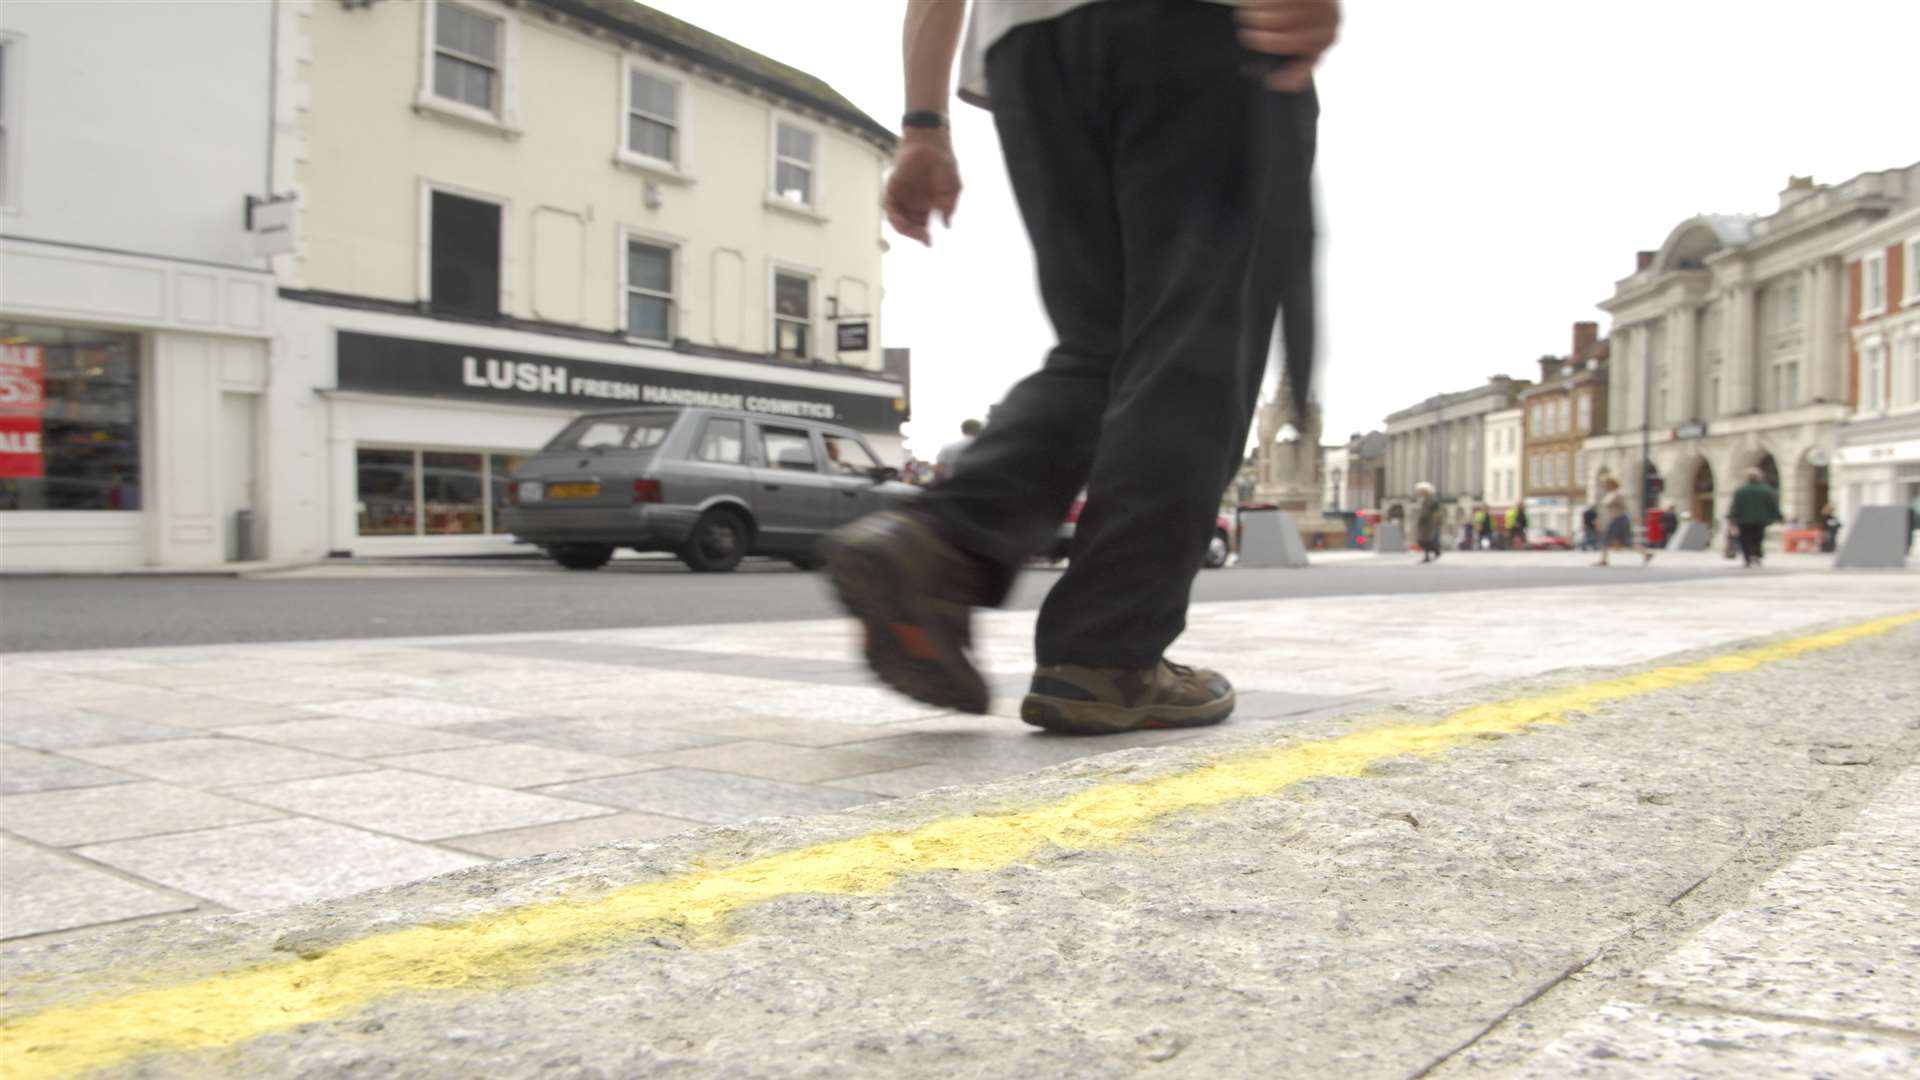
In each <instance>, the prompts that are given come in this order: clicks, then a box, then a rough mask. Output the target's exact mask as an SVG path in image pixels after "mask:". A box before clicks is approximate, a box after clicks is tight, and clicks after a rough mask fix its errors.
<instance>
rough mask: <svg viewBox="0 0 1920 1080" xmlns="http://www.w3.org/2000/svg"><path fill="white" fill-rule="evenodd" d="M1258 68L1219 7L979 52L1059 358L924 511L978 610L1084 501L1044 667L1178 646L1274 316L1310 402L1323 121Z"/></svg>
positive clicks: (1170, 8)
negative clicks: (1314, 175) (1313, 177)
mask: <svg viewBox="0 0 1920 1080" xmlns="http://www.w3.org/2000/svg"><path fill="white" fill-rule="evenodd" d="M1254 63H1255V58H1254V57H1253V56H1252V54H1250V53H1248V52H1247V51H1246V50H1244V49H1243V48H1242V47H1241V46H1240V44H1239V42H1238V40H1237V39H1236V37H1235V33H1234V24H1233V17H1232V8H1231V7H1229V6H1227V5H1222V4H1212V3H1200V2H1194V0H1105V2H1102V3H1098V4H1091V5H1088V6H1086V7H1082V8H1078V9H1075V10H1073V11H1071V12H1069V13H1068V14H1066V15H1064V16H1061V17H1059V18H1057V19H1051V20H1047V21H1044V22H1038V23H1032V24H1028V25H1026V26H1023V27H1020V28H1018V29H1015V30H1013V31H1011V32H1010V33H1009V34H1007V36H1006V37H1004V38H1002V39H1001V40H1000V41H999V42H998V43H997V44H995V46H994V47H993V48H992V50H991V51H990V52H989V54H988V57H987V76H988V81H989V87H990V90H991V93H992V96H993V112H994V120H995V124H996V126H997V128H998V129H999V133H1000V140H1001V143H1002V146H1003V147H1004V149H1005V152H1006V157H1007V169H1008V172H1009V174H1010V176H1011V179H1012V182H1013V189H1014V194H1015V196H1016V197H1017V199H1018V200H1019V204H1020V211H1021V216H1022V217H1023V218H1024V220H1025V222H1026V226H1027V232H1028V234H1029V236H1030V237H1031V239H1032V241H1033V247H1034V252H1035V257H1036V263H1037V267H1038V271H1039V279H1040V292H1041V297H1042V299H1043V300H1044V302H1045V304H1046V308H1047V314H1048V316H1049V318H1050V319H1051V320H1052V322H1053V327H1054V332H1055V334H1056V336H1057V337H1058V340H1059V343H1058V344H1057V345H1056V346H1055V347H1054V348H1053V350H1052V351H1051V352H1050V353H1049V354H1048V356H1047V358H1046V361H1045V364H1044V365H1043V366H1042V368H1041V369H1040V371H1039V372H1038V373H1036V374H1034V375H1031V376H1029V377H1027V378H1026V379H1025V380H1023V381H1021V382H1020V383H1019V384H1018V385H1016V386H1015V387H1014V388H1013V389H1012V390H1011V391H1010V392H1009V393H1008V395H1007V397H1006V399H1005V400H1004V401H1002V402H1001V403H1000V404H999V405H998V406H996V407H995V409H994V410H993V412H992V413H991V414H990V419H989V422H988V424H987V427H986V429H985V431H983V432H982V433H981V435H980V437H979V438H978V439H977V440H975V442H974V443H973V445H972V446H971V447H969V448H968V450H967V451H966V453H965V455H964V456H963V457H962V458H961V465H960V466H959V467H958V468H957V469H956V470H955V475H954V477H953V479H951V480H950V481H948V482H946V483H944V484H941V485H938V486H936V487H934V488H933V489H931V490H930V491H929V492H928V498H927V499H926V506H927V508H928V509H929V511H930V512H931V513H932V514H933V516H934V519H935V522H936V524H937V526H938V527H939V528H940V530H941V531H942V533H943V534H944V535H945V536H947V537H948V538H949V539H950V540H951V541H952V542H954V543H955V544H957V545H958V546H959V547H961V548H963V549H965V550H967V551H969V552H971V553H972V554H974V555H975V556H977V557H978V558H979V559H980V560H981V561H982V562H983V563H985V564H987V565H988V566H989V567H991V568H992V570H993V574H992V575H991V576H992V577H993V578H994V579H995V580H994V581H993V582H992V584H991V585H990V586H989V588H988V589H987V591H986V594H985V595H983V596H981V597H979V600H980V601H981V602H982V603H988V604H998V603H1000V602H1001V601H1002V600H1003V599H1004V598H1005V595H1006V590H1007V588H1008V587H1009V586H1010V584H1011V582H1012V580H1013V577H1014V575H1015V574H1016V573H1017V572H1018V570H1019V568H1020V567H1021V565H1022V564H1023V563H1024V562H1025V561H1026V560H1027V559H1028V558H1029V557H1030V556H1032V555H1033V554H1035V553H1037V552H1039V551H1041V550H1042V549H1043V548H1044V547H1046V546H1047V544H1048V542H1049V541H1050V540H1051V538H1052V537H1053V535H1054V533H1055V531H1056V529H1057V528H1058V526H1059V524H1060V522H1061V520H1062V519H1063V518H1064V517H1065V514H1066V511H1067V509H1068V507H1069V505H1070V504H1071V503H1072V501H1073V499H1074V496H1075V495H1076V494H1077V493H1078V492H1080V490H1081V489H1082V488H1085V489H1086V492H1087V504H1086V507H1085V509H1084V510H1083V512H1082V514H1081V517H1080V520H1079V525H1078V527H1077V530H1076V532H1075V536H1074V541H1073V547H1072V551H1071V563H1070V564H1069V566H1068V568H1067V570H1066V572H1065V574H1064V575H1062V577H1061V579H1060V581H1059V582H1058V583H1057V584H1056V585H1055V586H1054V588H1053V590H1052V592H1051V593H1050V594H1049V595H1048V597H1047V600H1046V603H1045V604H1044V605H1043V606H1042V608H1041V611H1040V622H1039V630H1038V634H1037V641H1036V653H1037V657H1038V660H1039V662H1040V663H1042V664H1084V665H1090V666H1095V667H1131V668H1143V667H1148V666H1151V665H1152V664H1154V663H1156V662H1158V661H1159V659H1160V658H1161V655H1162V653H1163V652H1164V651H1165V649H1166V647H1167V646H1168V645H1169V644H1171V643H1172V642H1173V640H1174V639H1175V638H1177V637H1178V636H1179V635H1180V632H1181V631H1182V630H1183V629H1185V626H1186V609H1187V598H1188V593H1189V591H1190V589H1191V588H1192V584H1193V578H1194V575H1195V574H1196V573H1198V572H1199V569H1200V565H1201V562H1202V560H1203V558H1204V557H1205V554H1206V549H1207V545H1208V543H1209V541H1210V539H1211V537H1212V534H1213V523H1214V519H1215V516H1216V514H1217V513H1218V510H1219V504H1220V498H1221V495H1222V493H1223V492H1224V491H1225V490H1226V488H1227V485H1228V484H1229V483H1230V482H1232V480H1233V478H1234V477H1235V475H1236V474H1237V473H1238V470H1239V467H1240V464H1241V461H1242V457H1243V454H1244V453H1245V449H1246V442H1247V430H1248V426H1249V424H1250V423H1251V420H1252V415H1253V410H1254V407H1255V406H1256V404H1257V403H1258V398H1259V393H1260V387H1261V381H1262V378H1263V376H1264V374H1265V370H1266V362H1267V355H1268V353H1269V352H1270V351H1271V350H1272V348H1273V344H1274V328H1275V321H1276V312H1278V311H1280V310H1281V309H1283V308H1284V311H1285V318H1284V329H1283V337H1284V341H1285V347H1286V353H1287V368H1288V370H1289V372H1290V376H1289V377H1290V378H1291V379H1292V380H1293V386H1294V388H1295V389H1296V391H1297V393H1296V398H1297V399H1298V400H1302V401H1304V400H1305V398H1306V396H1307V393H1308V383H1309V381H1310V378H1311V374H1312V351H1313V303H1312V260H1313V210H1312V202H1311V192H1310V181H1309V175H1310V172H1311V167H1312V160H1313V150H1314V130H1315V124H1316V121H1317V118H1318V114H1319V106H1318V103H1317V101H1316V100H1315V97H1314V95H1313V94H1312V93H1311V92H1307V93H1300V94H1284V93H1277V92H1273V91H1268V90H1266V89H1265V88H1264V87H1263V86H1262V85H1261V84H1260V83H1259V81H1258V79H1257V78H1256V73H1255V72H1254V71H1253V70H1252V68H1253V65H1254Z"/></svg>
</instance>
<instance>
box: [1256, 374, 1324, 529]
mask: <svg viewBox="0 0 1920 1080" xmlns="http://www.w3.org/2000/svg"><path fill="white" fill-rule="evenodd" d="M1305 412H1306V419H1305V420H1304V421H1296V420H1295V413H1294V408H1293V394H1292V392H1291V391H1289V390H1288V388H1287V380H1286V379H1284V378H1283V379H1281V380H1280V392H1279V393H1278V394H1277V395H1275V397H1274V399H1273V400H1272V401H1269V402H1267V403H1266V404H1264V405H1262V406H1260V415H1259V431H1260V445H1259V449H1258V450H1257V452H1256V453H1257V457H1256V461H1257V462H1258V465H1259V469H1258V476H1257V477H1256V478H1255V481H1254V486H1253V499H1254V501H1255V502H1263V503H1272V504H1273V505H1274V506H1277V507H1279V508H1280V509H1282V510H1285V511H1287V512H1288V513H1290V514H1292V515H1294V516H1295V517H1296V518H1299V519H1302V524H1305V519H1307V518H1312V519H1315V520H1318V519H1319V517H1320V500H1321V492H1320V407H1319V406H1318V405H1316V404H1313V403H1311V402H1309V403H1308V405H1307V408H1306V410H1305Z"/></svg>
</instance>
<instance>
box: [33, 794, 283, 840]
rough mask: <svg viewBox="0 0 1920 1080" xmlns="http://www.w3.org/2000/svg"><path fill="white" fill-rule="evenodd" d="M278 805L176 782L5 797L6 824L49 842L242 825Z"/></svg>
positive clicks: (270, 813)
mask: <svg viewBox="0 0 1920 1080" xmlns="http://www.w3.org/2000/svg"><path fill="white" fill-rule="evenodd" d="M279 816H281V815H280V813H279V812H278V811H276V810H272V809H269V808H267V807H264V806H256V805H254V804H251V803H244V802H239V801H237V800H234V799H227V798H222V797H221V796H218V795H210V794H208V793H206V792H204V791H195V790H193V789H192V788H183V787H176V786H174V785H172V784H158V783H132V784H107V785H104V786H101V787H83V788H65V789H62V790H59V791H38V792H32V793H30V794H25V795H6V796H0V828H3V829H5V830H6V831H7V832H10V833H15V834H17V835H20V836H24V837H26V838H27V839H29V840H36V841H38V842H40V843H42V844H46V845H48V846H49V847H75V846H77V845H80V844H93V843H99V842H101V841H105V840H123V839H126V838H128V837H134V836H152V835H154V834H156V833H170V832H184V831H187V830H189V829H204V828H209V827H211V826H216V825H238V824H240V823H241V822H244V821H262V820H265V819H268V818H276V817H279Z"/></svg>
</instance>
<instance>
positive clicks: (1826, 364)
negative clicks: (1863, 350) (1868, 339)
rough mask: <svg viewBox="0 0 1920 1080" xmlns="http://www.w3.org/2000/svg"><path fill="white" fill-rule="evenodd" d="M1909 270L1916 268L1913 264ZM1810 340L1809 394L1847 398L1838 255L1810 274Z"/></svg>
mask: <svg viewBox="0 0 1920 1080" xmlns="http://www.w3.org/2000/svg"><path fill="white" fill-rule="evenodd" d="M1907 272H1908V273H1913V272H1914V268H1912V267H1909V268H1908V270H1907ZM1807 277H1808V279H1809V280H1810V284H1808V285H1804V286H1802V290H1803V291H1804V292H1805V293H1806V294H1807V298H1808V304H1807V311H1806V315H1805V317H1806V325H1805V327H1803V330H1804V331H1805V333H1804V340H1805V341H1806V354H1805V355H1806V380H1807V397H1808V398H1809V399H1812V398H1819V399H1820V400H1822V401H1844V400H1845V399H1846V396H1847V381H1846V380H1847V374H1846V372H1847V359H1846V356H1847V353H1846V349H1845V348H1844V347H1843V345H1844V340H1845V339H1844V337H1843V328H1842V326H1841V323H1842V321H1843V319H1842V315H1841V299H1840V288H1841V285H1840V283H1841V274H1840V263H1839V260H1838V259H1837V258H1823V259H1821V260H1820V261H1819V262H1817V263H1815V264H1814V265H1813V268H1812V270H1811V271H1810V272H1809V273H1808V275H1807Z"/></svg>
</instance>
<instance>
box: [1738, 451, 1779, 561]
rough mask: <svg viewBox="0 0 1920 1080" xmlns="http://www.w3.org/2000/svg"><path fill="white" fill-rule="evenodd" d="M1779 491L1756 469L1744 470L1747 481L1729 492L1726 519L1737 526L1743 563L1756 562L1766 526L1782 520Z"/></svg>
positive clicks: (1764, 536) (1765, 533) (1759, 556)
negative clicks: (1729, 504) (1730, 495)
mask: <svg viewBox="0 0 1920 1080" xmlns="http://www.w3.org/2000/svg"><path fill="white" fill-rule="evenodd" d="M1782 518H1783V515H1782V514H1781V513H1780V493H1779V492H1778V491H1775V490H1774V489H1773V488H1772V487H1771V486H1769V485H1768V483H1767V482H1766V480H1765V479H1764V478H1763V477H1762V476H1761V475H1760V470H1759V469H1748V470H1747V482H1746V483H1744V484H1742V485H1740V487H1739V489H1738V490H1737V491H1735V492H1734V493H1733V508H1732V509H1731V510H1729V511H1728V512H1727V519H1728V520H1729V521H1732V522H1733V524H1734V527H1735V528H1736V529H1738V530H1740V557H1741V558H1742V559H1743V560H1745V563H1744V565H1746V566H1759V565H1760V560H1761V558H1762V552H1761V550H1760V544H1761V542H1762V541H1764V540H1765V539H1766V537H1767V526H1769V525H1772V524H1773V523H1774V522H1776V521H1780V520H1782Z"/></svg>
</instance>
